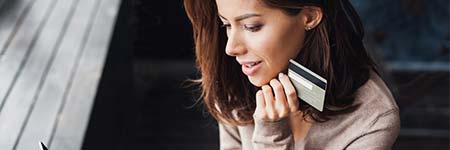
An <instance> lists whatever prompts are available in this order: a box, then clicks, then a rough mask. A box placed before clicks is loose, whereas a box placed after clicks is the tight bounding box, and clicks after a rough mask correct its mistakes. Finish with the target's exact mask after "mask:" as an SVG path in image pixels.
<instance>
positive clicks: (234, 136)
mask: <svg viewBox="0 0 450 150" xmlns="http://www.w3.org/2000/svg"><path fill="white" fill-rule="evenodd" d="M219 140H220V141H219V143H220V149H221V150H240V149H242V146H241V139H240V136H239V131H238V129H237V127H233V126H228V125H225V124H221V123H219Z"/></svg>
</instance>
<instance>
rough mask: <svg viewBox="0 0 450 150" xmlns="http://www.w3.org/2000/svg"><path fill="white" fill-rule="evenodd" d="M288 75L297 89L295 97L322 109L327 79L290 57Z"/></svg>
mask: <svg viewBox="0 0 450 150" xmlns="http://www.w3.org/2000/svg"><path fill="white" fill-rule="evenodd" d="M288 76H289V78H290V79H291V82H292V84H293V85H294V87H295V90H296V91H297V97H298V98H300V99H301V100H303V101H305V102H306V103H308V104H309V105H311V106H312V107H314V108H315V109H317V110H319V111H323V105H324V103H325V92H326V87H327V80H326V79H324V78H323V77H321V76H319V75H317V74H316V73H314V72H312V71H311V70H309V69H308V68H306V67H304V66H302V65H301V64H300V63H297V62H296V61H294V60H292V59H291V60H289V66H288Z"/></svg>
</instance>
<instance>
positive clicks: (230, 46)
mask: <svg viewBox="0 0 450 150" xmlns="http://www.w3.org/2000/svg"><path fill="white" fill-rule="evenodd" d="M216 3H217V8H218V12H219V15H220V19H221V20H222V22H223V26H224V27H226V29H227V36H228V41H227V44H226V48H225V51H226V54H227V55H229V56H232V57H235V58H236V61H238V62H239V64H241V66H242V71H243V73H244V74H245V75H247V77H248V79H249V80H250V82H251V83H252V84H253V85H255V86H262V85H265V84H267V83H268V82H269V81H270V80H271V79H272V78H274V77H275V76H276V75H277V74H278V73H280V72H282V71H283V70H285V69H286V68H287V66H288V62H289V59H293V58H295V57H296V56H297V54H298V53H299V51H300V49H301V47H302V45H303V40H304V37H305V36H304V34H305V23H306V21H307V17H306V16H305V15H303V14H302V12H300V13H299V14H298V15H294V16H290V15H287V14H286V13H284V12H283V11H282V10H281V9H275V8H270V7H268V6H266V5H264V4H263V3H262V2H259V1H258V0H216Z"/></svg>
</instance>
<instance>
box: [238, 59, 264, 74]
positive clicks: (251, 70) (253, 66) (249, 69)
mask: <svg viewBox="0 0 450 150" xmlns="http://www.w3.org/2000/svg"><path fill="white" fill-rule="evenodd" d="M261 62H262V61H255V62H252V63H246V64H242V72H243V73H244V74H245V75H247V76H253V75H255V74H256V72H257V71H258V70H259V68H261Z"/></svg>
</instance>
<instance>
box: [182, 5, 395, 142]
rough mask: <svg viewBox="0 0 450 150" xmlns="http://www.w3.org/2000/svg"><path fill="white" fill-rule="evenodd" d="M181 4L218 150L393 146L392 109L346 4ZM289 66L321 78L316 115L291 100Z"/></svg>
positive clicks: (355, 17)
mask: <svg viewBox="0 0 450 150" xmlns="http://www.w3.org/2000/svg"><path fill="white" fill-rule="evenodd" d="M184 2H185V9H186V12H187V14H188V16H189V19H190V21H191V22H192V26H193V30H194V39H195V46H196V47H195V49H196V51H195V52H196V58H197V65H198V67H199V69H200V70H201V73H202V76H201V78H200V79H199V80H197V82H198V83H200V84H201V90H202V99H203V103H204V104H205V106H206V107H207V109H208V111H209V112H210V114H211V115H212V116H213V117H214V118H215V119H216V120H217V121H218V123H219V133H220V149H244V150H250V149H255V150H262V149H270V150H276V149H390V148H391V146H392V144H393V143H394V142H395V139H396V137H397V135H398V132H399V128H400V121H399V114H398V107H397V105H396V103H395V101H394V99H393V97H392V95H391V93H390V91H389V89H388V88H387V87H386V85H385V84H384V82H383V81H382V79H380V77H379V75H378V73H377V70H376V67H375V64H374V62H373V61H372V59H371V58H370V57H369V56H368V54H367V52H366V51H365V48H364V46H363V43H362V38H363V30H364V29H363V27H362V24H361V21H360V19H359V16H358V15H357V14H356V11H355V10H354V8H353V6H351V4H350V3H349V2H348V0H185V1H184ZM289 59H294V60H296V61H297V62H299V63H301V64H302V65H304V66H306V67H307V68H309V69H310V70H312V71H313V72H315V73H317V74H318V75H320V76H322V77H324V78H325V79H327V87H326V89H327V91H326V96H325V106H324V110H323V112H319V111H317V110H315V109H314V108H313V107H311V106H310V105H308V104H306V103H305V102H303V101H301V100H298V98H297V93H296V91H295V88H294V87H293V85H292V83H291V82H290V80H289V78H288V77H287V75H285V74H284V73H285V72H286V69H287V66H288V62H289Z"/></svg>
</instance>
